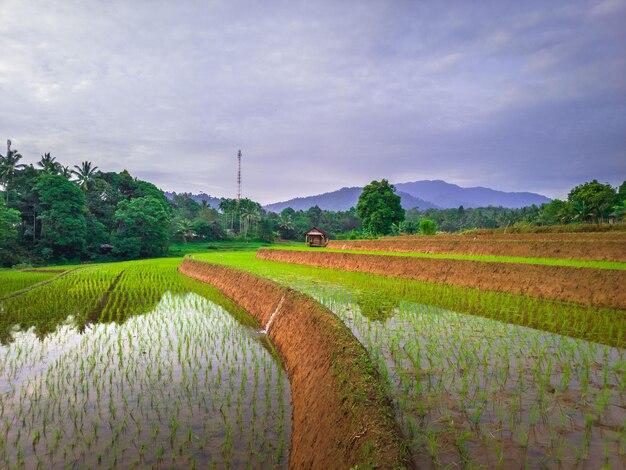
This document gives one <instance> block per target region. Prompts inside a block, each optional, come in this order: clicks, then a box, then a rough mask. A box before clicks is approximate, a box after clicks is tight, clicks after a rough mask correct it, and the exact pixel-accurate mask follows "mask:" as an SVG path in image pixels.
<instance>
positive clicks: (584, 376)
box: [0, 234, 626, 468]
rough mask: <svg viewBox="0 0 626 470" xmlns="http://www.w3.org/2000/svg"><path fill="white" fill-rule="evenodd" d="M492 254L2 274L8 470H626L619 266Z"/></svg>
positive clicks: (254, 257) (353, 255)
mask: <svg viewBox="0 0 626 470" xmlns="http://www.w3.org/2000/svg"><path fill="white" fill-rule="evenodd" d="M585 235H587V234H585ZM608 235H611V236H614V235H615V234H608ZM594 236H595V235H591V236H589V240H593V239H594V238H593V237H594ZM498 237H499V236H494V237H493V238H492V240H491V243H494V244H495V243H500V242H499V241H498ZM615 238H616V239H617V238H618V237H615ZM517 239H518V240H519V241H520V242H524V243H527V240H526V239H525V236H519V237H517V238H516V240H517ZM547 239H550V237H547ZM507 240H508V239H507ZM535 240H537V239H535ZM607 240H613V238H610V237H607ZM578 241H580V240H578ZM613 241H615V240H613ZM617 241H618V242H619V240H617ZM385 243H387V241H385ZM390 243H391V242H390ZM393 243H402V240H401V239H399V240H397V241H396V240H394V241H393ZM411 243H413V241H411ZM507 243H508V242H507ZM316 256H317V257H319V258H323V257H328V258H329V259H332V262H330V263H329V264H328V265H326V266H324V265H323V263H318V264H319V266H313V264H315V263H314V262H312V261H311V260H315V257H316ZM488 256H489V257H488ZM493 256H495V258H496V259H493ZM498 256H499V255H485V254H471V253H457V254H455V253H440V254H434V255H433V254H432V253H421V252H412V253H406V252H402V251H393V252H391V253H389V252H380V251H374V252H366V250H362V249H353V250H340V249H339V250H316V251H313V250H306V249H305V250H301V249H296V250H294V249H293V248H292V249H290V250H274V249H267V248H262V249H260V250H259V251H258V252H254V251H241V250H239V251H236V252H219V251H216V252H214V253H203V254H196V255H191V257H189V258H187V259H185V260H182V259H175V258H169V259H160V260H146V261H136V262H125V263H115V264H107V265H86V266H81V267H80V268H78V269H73V270H69V271H66V272H60V271H59V272H13V271H4V272H0V286H2V291H1V293H2V297H1V298H0V338H1V339H2V345H1V346H0V462H1V463H0V466H4V467H7V468H36V467H46V468H48V467H50V468H61V467H68V466H69V467H81V468H83V467H91V468H99V467H105V468H117V467H120V466H121V467H141V468H143V467H159V468H161V467H166V468H170V467H185V468H206V467H209V468H211V467H215V468H243V467H246V468H248V467H249V468H285V467H290V468H303V467H307V468H330V467H332V466H333V465H337V466H339V467H342V468H343V467H346V468H350V467H352V466H356V465H358V466H359V468H370V467H371V468H388V467H407V468H410V467H413V466H415V467H419V468H456V467H463V468H518V467H520V466H523V467H527V468H623V467H626V312H625V311H624V304H623V303H622V302H623V301H622V300H620V299H622V297H620V296H621V295H622V294H623V293H620V292H619V291H620V290H622V291H623V289H622V288H621V287H622V286H623V285H625V284H624V283H623V280H622V277H623V276H624V275H625V274H626V270H624V264H625V263H624V262H623V261H620V260H616V259H575V258H572V259H567V258H565V257H563V258H549V259H537V258H533V259H529V258H524V259H521V260H520V259H518V258H516V257H511V256H509V257H506V259H501V257H500V258H498ZM372 257H374V258H376V259H377V260H380V259H384V260H385V263H386V264H384V265H381V266H382V267H381V269H380V270H379V271H378V272H372V271H375V270H372V269H371V268H372V266H373V265H374V264H373V263H374V262H373V261H372V260H371V258H372ZM596 258H597V257H596ZM277 260H278V261H277ZM338 260H339V261H338ZM407 260H409V261H407ZM285 261H289V262H285ZM348 261H349V262H348ZM429 262H432V263H444V264H434V265H433V266H435V268H433V269H431V270H429V268H427V265H426V264H423V265H420V264H419V263H429ZM350 263H352V264H350ZM414 263H418V264H414ZM459 263H469V264H468V266H467V267H465V268H463V269H460V267H461V266H462V264H459ZM444 265H445V269H442V267H444ZM398 266H404V267H403V268H402V269H404V271H403V270H400V269H399V268H398ZM420 266H421V267H420ZM506 270H509V271H506ZM515 270H518V271H515ZM418 271H419V273H420V276H421V277H420V276H418V275H414V273H415V272H418ZM502 272H508V273H509V274H508V276H509V278H507V277H506V276H504V277H502V276H503V275H502ZM514 272H517V273H518V274H516V275H511V273H514ZM529 272H530V273H532V275H531V276H528V277H527V278H524V273H529ZM499 273H500V274H499ZM550 273H553V274H554V273H556V274H554V276H556V277H553V278H549V277H548V276H549V275H552V274H550ZM563 273H567V276H562V277H558V276H557V275H562V274H563ZM571 273H583V275H582V276H581V277H580V278H575V277H574V274H571ZM481 276H483V277H482V278H481ZM497 276H501V279H500V284H498V286H497V287H498V288H486V287H485V286H486V285H487V284H484V285H471V283H470V285H468V284H467V283H466V284H464V283H463V282H460V281H457V280H458V279H461V280H462V278H471V279H474V280H476V279H478V280H480V279H487V280H489V279H491V280H493V279H495V278H497ZM594 276H596V277H597V279H596V277H594ZM603 276H604V277H603ZM533 277H535V278H538V279H539V280H540V281H541V282H539V283H537V285H539V284H541V283H544V284H546V283H548V284H550V283H551V285H552V287H551V288H550V289H546V290H544V291H533V284H532V283H531V282H530V279H532V278H533ZM506 279H509V282H508V284H507V282H504V281H506ZM525 279H528V281H526V280H525ZM572 279H578V280H576V281H575V282H574V281H572ZM594 279H596V280H594ZM600 279H601V280H600ZM473 282H476V281H473ZM481 282H482V281H481ZM576 283H578V284H576ZM612 283H614V284H612ZM514 284H517V285H518V286H523V287H524V289H518V291H516V290H515V289H512V288H510V286H511V285H514ZM601 284H602V285H601ZM611 289H613V291H614V292H613V293H612V294H611ZM545 292H548V293H551V295H543V293H545ZM572 292H574V293H575V294H576V295H578V297H576V298H575V299H572V298H571V294H572ZM609 297H610V298H611V299H614V300H613V301H611V302H605V301H604V300H603V299H606V298H609ZM615 299H617V300H615ZM244 308H245V309H246V310H244Z"/></svg>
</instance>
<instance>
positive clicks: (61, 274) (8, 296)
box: [0, 268, 81, 303]
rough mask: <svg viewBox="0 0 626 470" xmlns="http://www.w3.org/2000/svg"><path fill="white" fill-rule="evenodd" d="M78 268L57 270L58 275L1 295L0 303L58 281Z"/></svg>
mask: <svg viewBox="0 0 626 470" xmlns="http://www.w3.org/2000/svg"><path fill="white" fill-rule="evenodd" d="M79 269H81V268H74V269H68V270H67V271H59V275H58V276H54V277H53V278H51V279H46V280H45V281H41V282H38V283H37V284H33V285H32V286H28V287H26V288H25V289H22V290H18V291H17V292H13V293H12V294H9V295H7V296H5V297H2V298H1V299H0V303H1V302H4V301H5V300H9V299H12V298H13V297H18V296H20V295H24V294H27V293H28V292H30V291H31V290H34V289H37V288H39V287H43V286H47V285H48V284H51V283H53V282H54V281H58V280H59V279H61V278H62V277H65V276H67V275H68V274H70V273H73V272H76V271H78V270H79ZM28 271H30V270H27V272H28ZM43 272H50V271H45V270H44V271H43Z"/></svg>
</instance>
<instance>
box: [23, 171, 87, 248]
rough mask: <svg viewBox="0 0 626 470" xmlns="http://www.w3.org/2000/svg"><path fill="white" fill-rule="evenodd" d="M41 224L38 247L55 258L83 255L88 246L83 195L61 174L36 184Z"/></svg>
mask: <svg viewBox="0 0 626 470" xmlns="http://www.w3.org/2000/svg"><path fill="white" fill-rule="evenodd" d="M34 189H35V192H36V193H37V194H38V196H39V207H40V209H39V216H38V217H37V219H38V220H40V221H41V222H42V227H41V246H42V247H43V248H44V249H48V250H51V251H52V255H53V256H56V257H60V256H62V257H66V258H74V257H76V256H82V255H83V254H84V253H85V249H86V247H87V231H86V230H87V226H86V221H85V216H84V211H85V195H84V194H83V192H82V191H81V190H80V188H79V187H78V186H76V185H75V184H74V183H72V182H71V181H68V180H67V179H66V178H65V177H63V176H61V175H48V174H43V175H41V177H40V178H39V180H38V182H37V184H35V188H34Z"/></svg>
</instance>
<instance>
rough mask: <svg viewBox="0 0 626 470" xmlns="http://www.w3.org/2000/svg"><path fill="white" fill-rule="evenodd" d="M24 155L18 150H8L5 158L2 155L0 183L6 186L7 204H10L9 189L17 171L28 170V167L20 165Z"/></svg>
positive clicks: (0, 159)
mask: <svg viewBox="0 0 626 470" xmlns="http://www.w3.org/2000/svg"><path fill="white" fill-rule="evenodd" d="M21 158H22V155H21V154H20V153H19V152H18V151H17V150H11V149H10V148H9V149H8V150H7V154H6V155H5V156H2V155H0V182H1V183H2V184H3V185H4V192H5V193H6V202H7V203H8V202H9V188H10V186H11V183H12V182H13V178H14V177H15V173H16V172H17V170H20V169H22V168H26V165H24V164H23V163H19V161H20V160H21Z"/></svg>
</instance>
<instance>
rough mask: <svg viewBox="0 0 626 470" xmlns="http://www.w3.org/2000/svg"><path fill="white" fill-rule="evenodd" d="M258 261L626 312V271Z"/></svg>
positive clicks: (409, 260) (329, 259)
mask: <svg viewBox="0 0 626 470" xmlns="http://www.w3.org/2000/svg"><path fill="white" fill-rule="evenodd" d="M257 258H260V259H265V260H271V261H279V262H284V263H296V264H307V265H312V266H320V267H325V268H333V269H342V270H347V271H361V272H370V273H375V274H383V275H389V276H400V277H407V278H410V279H417V280H423V281H434V282H439V283H446V284H456V285H460V286H465V287H472V288H477V289H482V290H492V291H501V292H512V293H515V294H524V295H529V296H532V297H540V298H546V299H556V300H564V301H573V302H579V303H583V304H590V305H599V306H605V307H612V308H620V309H624V308H626V290H625V289H624V286H626V271H624V270H611V269H591V268H577V267H569V266H545V265H532V264H515V263H492V262H485V261H468V260H453V259H435V258H415V257H409V256H406V257H404V256H390V255H368V254H352V253H337V252H327V251H318V252H316V251H296V250H293V251H289V250H271V249H261V250H259V251H258V252H257Z"/></svg>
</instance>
